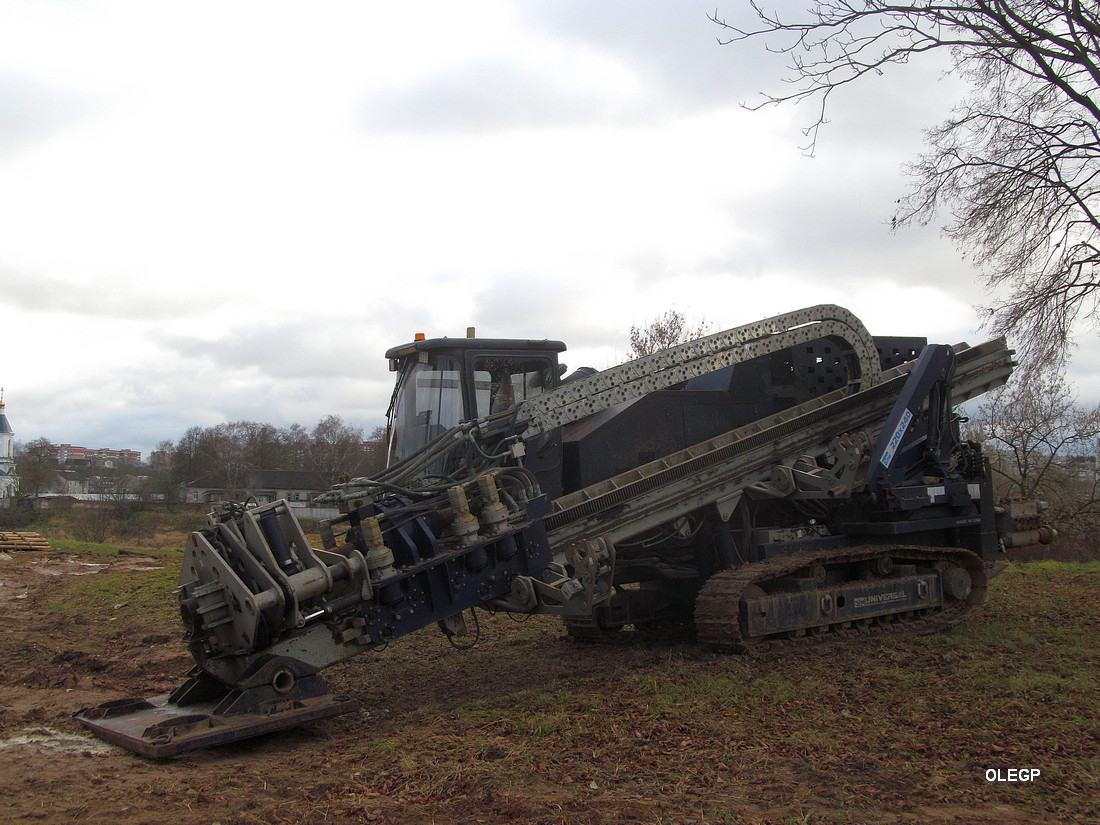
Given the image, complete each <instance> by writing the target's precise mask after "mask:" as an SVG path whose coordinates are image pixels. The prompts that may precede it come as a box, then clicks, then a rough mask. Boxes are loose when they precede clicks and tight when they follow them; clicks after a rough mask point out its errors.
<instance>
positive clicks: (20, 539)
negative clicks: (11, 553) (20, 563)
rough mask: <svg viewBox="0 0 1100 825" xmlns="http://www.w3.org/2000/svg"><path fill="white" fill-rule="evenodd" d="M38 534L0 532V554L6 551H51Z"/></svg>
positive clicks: (46, 542) (48, 544)
mask: <svg viewBox="0 0 1100 825" xmlns="http://www.w3.org/2000/svg"><path fill="white" fill-rule="evenodd" d="M52 549H53V548H52V547H50V543H49V542H48V541H46V540H45V539H44V538H42V536H40V535H38V533H9V532H5V531H3V530H0V553H4V552H7V551H8V550H52Z"/></svg>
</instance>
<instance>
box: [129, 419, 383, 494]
mask: <svg viewBox="0 0 1100 825" xmlns="http://www.w3.org/2000/svg"><path fill="white" fill-rule="evenodd" d="M385 449H386V448H385V428H384V427H379V428H377V429H376V430H375V431H374V432H372V433H371V434H370V436H369V437H367V436H364V434H363V430H362V428H361V427H354V426H352V425H350V424H346V423H345V422H344V421H343V419H342V418H340V417H339V416H337V415H329V416H325V417H324V418H323V419H321V421H320V422H318V424H317V426H315V427H314V428H313V429H312V430H307V429H306V428H305V427H303V426H301V425H300V424H291V425H290V426H289V427H276V426H274V425H272V424H262V423H260V422H257V421H232V422H229V423H227V424H218V425H216V426H213V427H191V428H190V429H189V430H187V432H185V433H184V434H183V436H182V437H181V438H180V439H179V441H177V442H174V443H173V442H171V441H164V442H161V443H160V444H159V445H157V449H156V451H155V452H153V453H152V454H151V455H150V457H149V468H148V470H149V473H150V475H151V476H152V477H159V478H161V479H163V480H164V481H165V482H167V483H168V484H170V485H173V486H175V485H178V484H191V483H193V482H196V481H202V482H204V483H205V485H206V486H210V487H224V488H226V489H238V488H242V487H245V486H247V485H248V478H249V476H250V475H251V474H252V473H254V472H255V471H257V470H297V471H304V472H309V473H315V474H317V475H318V476H320V478H321V479H322V480H323V481H324V483H325V484H326V485H331V484H332V483H334V482H336V481H338V480H339V479H340V478H341V477H342V476H352V477H355V476H362V475H370V474H371V473H373V472H376V471H377V470H379V469H381V468H382V467H383V466H384V465H385Z"/></svg>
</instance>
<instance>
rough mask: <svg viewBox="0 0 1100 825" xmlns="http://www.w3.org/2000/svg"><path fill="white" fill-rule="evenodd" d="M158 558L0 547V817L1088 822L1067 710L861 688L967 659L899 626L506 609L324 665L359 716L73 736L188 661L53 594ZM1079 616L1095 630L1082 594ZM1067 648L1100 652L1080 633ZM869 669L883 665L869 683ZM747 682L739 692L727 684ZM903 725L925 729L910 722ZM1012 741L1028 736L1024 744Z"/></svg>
mask: <svg viewBox="0 0 1100 825" xmlns="http://www.w3.org/2000/svg"><path fill="white" fill-rule="evenodd" d="M171 564H172V561H171V559H168V560H165V559H162V558H141V557H132V556H131V557H119V556H102V557H88V558H84V557H77V556H72V555H66V554H63V553H58V552H52V553H43V552H31V553H19V554H14V555H13V556H12V557H11V558H8V559H4V560H0V656H2V657H3V662H4V668H3V671H2V672H0V775H2V777H3V782H2V784H0V804H2V805H3V806H4V808H5V809H6V814H5V816H4V819H5V821H7V822H48V823H54V822H58V823H61V822H95V823H99V822H102V823H117V824H118V825H138V823H153V822H158V823H169V822H171V823H214V822H218V823H221V824H222V825H231V823H233V824H235V825H241V824H243V823H261V822H262V823H276V822H296V823H297V822H301V823H321V822H335V823H345V822H346V823H351V822H379V823H410V824H411V823H418V824H419V823H429V822H434V823H439V825H450V824H451V823H474V822H486V823H512V822H515V823H617V822H622V823H689V822H690V823H696V825H703V823H739V822H758V823H825V822H828V823H834V822H836V823H840V822H853V823H858V822H875V823H879V822H881V823H925V822H928V823H936V822H944V823H946V822H951V823H1023V822H1053V821H1067V822H1069V821H1088V819H1087V818H1091V817H1092V816H1093V813H1092V812H1097V814H1098V815H1100V808H1098V807H1097V806H1096V804H1095V802H1096V800H1097V799H1098V798H1100V789H1098V788H1097V787H1096V786H1095V785H1092V786H1089V785H1088V781H1089V778H1090V777H1091V778H1092V779H1093V780H1094V779H1095V769H1096V767H1095V766H1096V762H1095V754H1096V745H1097V736H1098V731H1097V724H1096V721H1095V720H1091V721H1086V720H1081V721H1082V722H1083V723H1085V724H1083V725H1082V726H1081V727H1079V728H1077V732H1078V740H1079V741H1076V742H1072V741H1068V739H1069V737H1068V736H1063V735H1062V734H1061V733H1059V732H1058V730H1057V729H1056V728H1054V729H1051V728H1050V727H1049V726H1057V725H1063V724H1072V722H1073V713H1072V712H1070V713H1069V714H1068V716H1061V715H1059V716H1057V717H1052V718H1051V720H1047V721H1043V722H1041V724H1040V727H1039V728H1036V727H1034V726H1033V727H1031V728H1029V727H1028V726H1027V725H1028V724H1031V722H1028V720H1026V719H1024V720H1023V722H1022V721H1021V719H1020V718H1019V714H1017V715H1016V716H1012V717H1010V718H1007V719H1005V720H1003V721H999V722H998V721H994V722H990V721H989V720H988V718H987V714H986V713H985V711H984V710H983V709H981V708H968V707H955V706H952V705H951V703H950V702H948V701H946V699H947V697H942V696H941V697H937V696H929V697H927V698H922V697H914V701H913V702H912V703H911V704H913V705H914V706H915V707H917V708H920V707H925V706H927V707H934V708H937V710H936V712H934V713H927V712H924V711H920V710H917V709H914V708H895V705H896V704H897V702H895V701H891V700H888V699H885V698H883V699H882V700H881V701H882V704H878V703H879V701H880V697H879V694H880V693H887V692H889V691H899V690H900V691H901V693H900V695H903V696H905V695H908V692H909V691H910V690H912V689H916V687H917V686H919V685H921V684H924V683H925V682H927V685H928V687H929V690H930V691H931V692H933V693H934V692H935V691H936V690H937V687H936V685H939V684H950V680H951V679H952V678H955V677H954V676H953V673H954V672H955V670H956V669H957V668H958V667H960V666H963V665H966V663H967V661H966V657H965V656H963V657H962V658H959V659H957V664H953V663H952V659H951V657H952V656H953V655H955V654H954V653H952V651H953V650H956V648H955V647H950V646H944V644H945V643H943V642H938V643H937V644H940V645H941V647H940V648H939V649H937V650H936V651H934V652H932V653H929V654H927V655H926V654H924V653H919V652H917V653H914V651H917V650H918V648H917V647H916V645H917V644H918V643H916V642H903V643H902V648H901V651H900V652H896V651H895V647H896V646H894V645H893V642H892V640H890V639H886V640H875V641H873V642H872V643H871V644H870V645H869V646H866V647H864V648H854V649H853V648H846V649H845V650H843V651H841V652H840V653H838V652H837V651H829V650H827V649H812V650H807V651H803V652H800V653H798V654H796V655H795V658H794V660H786V661H783V662H778V663H768V662H766V663H764V664H762V665H759V666H756V667H758V668H759V669H758V670H757V671H752V670H750V669H749V668H750V667H752V666H750V665H748V664H746V663H745V662H744V661H741V660H737V659H733V660H731V659H730V658H729V657H716V656H714V655H713V654H710V653H708V652H707V651H705V650H702V649H700V648H698V647H696V646H694V645H690V644H676V643H664V644H660V645H641V644H624V645H618V646H610V647H609V646H590V645H578V644H574V643H571V642H569V641H568V640H567V639H565V638H564V637H563V636H562V633H561V631H560V630H559V628H558V627H557V626H556V624H555V623H554V622H551V621H547V620H539V619H533V620H532V621H530V622H528V623H525V624H521V625H520V624H514V623H512V622H510V621H509V620H508V619H507V618H505V617H491V618H490V619H488V620H483V621H484V624H485V627H484V631H485V633H484V638H483V640H482V641H481V643H480V644H479V645H478V648H477V649H475V650H472V651H456V650H452V649H451V648H449V647H448V646H446V644H445V643H444V642H443V641H442V639H441V638H440V637H438V636H437V635H435V634H432V633H430V632H429V633H426V634H422V635H420V636H417V637H414V638H413V639H409V640H404V641H403V642H402V643H400V644H398V645H395V646H393V648H392V649H391V650H388V651H385V652H383V653H380V654H371V655H368V656H364V657H360V658H359V659H357V660H354V661H352V662H349V663H346V664H344V665H340V666H337V667H335V668H333V669H332V670H331V671H330V675H329V681H330V683H331V685H332V687H333V688H334V689H335V690H337V691H338V692H341V693H350V694H352V695H354V696H356V697H357V698H358V699H360V700H361V701H362V702H363V706H364V710H362V711H360V712H359V713H356V714H351V715H348V716H345V717H341V718H338V719H335V720H329V721H325V722H319V723H315V724H313V725H310V726H306V727H304V728H302V729H300V730H296V731H291V732H287V733H283V734H276V735H271V736H268V737H264V738H261V739H258V740H255V741H252V742H248V743H243V744H238V745H231V746H227V747H223V748H220V749H217V750H214V751H210V752H200V753H195V754H190V755H185V756H183V757H179V758H176V759H173V760H166V761H164V762H162V763H155V762H149V761H145V760H142V759H139V758H137V757H134V756H131V755H129V754H127V753H126V752H124V751H122V750H120V749H118V748H115V747H113V746H109V745H106V744H103V743H101V742H99V741H98V740H96V739H94V738H91V737H90V736H88V735H87V734H86V733H85V732H83V730H82V729H81V728H80V727H79V726H78V725H76V724H75V723H74V722H73V721H72V720H70V719H69V714H70V713H71V712H72V711H74V710H76V709H78V708H80V707H83V706H88V705H92V704H96V703H99V702H102V701H105V700H108V699H116V698H121V697H125V696H136V695H152V694H156V693H163V692H165V691H167V690H169V689H171V688H172V687H174V686H175V684H177V683H178V682H179V680H180V678H181V676H182V674H183V673H184V672H185V671H186V670H187V668H188V667H189V664H190V660H189V658H188V657H187V656H186V655H185V654H184V652H183V650H182V646H180V645H179V643H178V642H177V641H175V635H174V634H175V633H176V628H175V627H174V626H172V623H171V622H170V621H167V620H166V619H165V616H166V615H170V614H166V613H165V612H164V611H159V612H158V611H150V610H143V609H142V610H133V611H131V610H128V609H127V608H128V606H127V605H126V604H125V603H120V604H107V603H101V604H99V609H98V610H90V611H87V612H84V613H81V612H80V611H77V612H71V611H62V610H59V609H58V604H59V603H60V602H59V599H60V600H61V601H62V602H64V600H66V599H68V598H69V597H70V594H73V595H72V598H74V599H77V598H80V599H88V600H89V602H88V603H89V604H92V605H94V604H96V602H95V596H94V591H93V590H91V589H90V588H89V587H87V586H83V584H82V583H83V582H91V581H105V580H106V577H108V576H110V575H113V574H117V573H125V572H127V571H129V572H130V573H131V574H133V576H135V577H140V576H155V575H158V574H157V573H156V569H157V568H164V567H166V566H168V567H170V566H171ZM164 572H168V571H164ZM161 575H162V576H163V573H161ZM83 577H89V578H83ZM78 585H80V586H78ZM89 593H92V595H91V596H89ZM81 604H83V602H81ZM1081 615H1082V616H1086V620H1087V621H1091V622H1095V623H1098V624H1100V609H1097V606H1096V603H1095V601H1094V602H1093V604H1092V605H1091V607H1089V608H1088V611H1087V612H1085V613H1082V614H1081ZM1089 617H1091V618H1089ZM1075 621H1078V622H1079V621H1080V617H1078V619H1076V620H1075ZM1082 655H1083V656H1084V657H1085V659H1086V660H1088V661H1093V662H1098V661H1100V659H1098V658H1097V656H1096V649H1095V648H1093V650H1092V651H1091V652H1090V651H1085V652H1084V653H1083V654H1082ZM838 656H839V658H838ZM894 656H897V657H898V659H897V660H896V661H894V662H891V661H889V660H890V659H891V657H894ZM921 657H926V658H921ZM1090 657H1091V658H1090ZM884 663H885V664H884ZM880 666H885V668H886V669H885V670H884V671H881V672H885V673H892V672H898V673H899V674H901V675H902V676H905V677H906V678H905V681H904V682H901V681H899V682H898V683H897V684H887V683H883V682H882V681H881V677H880V676H873V674H872V676H873V678H872V676H868V675H867V674H868V673H871V671H872V669H873V668H875V667H880ZM894 667H896V669H897V670H896V671H895V670H892V669H891V668H894ZM908 668H914V669H916V670H918V671H921V672H923V673H926V674H928V675H927V678H926V679H924V677H922V678H920V679H918V678H916V677H914V676H913V674H912V673H909V672H908V670H907V669H908ZM829 674H835V676H830V675H829ZM802 677H804V678H805V679H807V680H811V679H812V680H820V681H821V682H822V691H823V694H824V695H823V697H822V699H821V701H820V702H817V701H814V700H813V699H812V698H811V700H810V701H809V702H806V701H805V700H804V699H802V698H801V694H800V692H799V691H800V688H799V681H800V679H801V678H802ZM864 677H866V678H864ZM868 679H870V680H871V681H867V680H868ZM874 679H878V680H879V681H877V682H875V681H874ZM899 679H900V676H899ZM922 679H923V680H924V681H922ZM928 680H942V681H938V682H929V681H928ZM746 682H748V683H750V684H749V685H748V687H749V688H751V690H750V692H749V693H747V694H746V695H747V696H750V697H753V696H755V697H757V698H756V699H751V700H748V701H747V700H745V699H744V698H736V697H734V696H732V695H731V694H730V691H731V690H733V689H734V688H733V687H731V686H736V685H744V684H745V683H746ZM700 686H702V687H700ZM907 686H908V687H907ZM1028 690H1030V688H1029V689H1028ZM1018 694H1019V691H1017V693H1014V694H1006V695H1018ZM1029 696H1030V694H1029ZM918 699H919V701H918ZM1021 707H1025V708H1028V707H1033V700H1032V699H1031V698H1028V699H1027V700H1026V701H1025V702H1022V703H1021ZM1025 715H1026V714H1025ZM979 716H981V717H982V721H981V722H980V723H979V722H978V717H979ZM926 717H927V718H926ZM857 718H858V719H859V722H858V724H857V723H856V721H855V720H856V719H857ZM968 720H974V724H975V727H974V729H972V730H971V729H968V727H967V726H968V725H969V724H970V721H968ZM1067 720H1068V721H1067ZM1031 721H1032V722H1034V720H1031ZM838 723H839V724H838ZM1025 723H1027V724H1025ZM922 725H926V726H927V730H925V731H920V730H912V728H914V727H920V726H922ZM1029 730H1030V731H1031V732H1030V733H1029V732H1028V731H1029ZM1051 730H1053V732H1051ZM1028 736H1031V737H1034V738H1042V737H1044V736H1047V737H1050V738H1049V741H1044V742H1042V744H1041V747H1038V748H1037V749H1030V748H1031V746H1030V745H1028V744H1027V742H1028V740H1027V737H1028ZM1063 739H1065V740H1067V741H1062V740H1063ZM1017 740H1018V741H1017ZM1021 743H1023V744H1021ZM1035 754H1039V755H1040V756H1039V757H1036V756H1035ZM1036 758H1040V759H1044V760H1045V761H1044V762H1043V764H1040V765H1038V767H1042V768H1049V769H1055V768H1058V767H1059V766H1060V767H1061V772H1060V776H1061V779H1060V780H1052V781H1051V782H1049V783H1048V784H1046V785H1042V786H1024V785H1022V784H1019V783H1017V784H1013V785H1009V784H1005V785H996V784H991V783H987V782H985V781H984V779H983V775H982V774H983V771H984V769H985V768H986V767H1009V766H1013V767H1033V766H1032V765H1030V764H1026V765H1025V764H1019V765H1016V764H1015V763H1016V762H1018V761H1020V760H1021V759H1022V760H1025V761H1026V760H1027V759H1032V760H1034V759H1036ZM1090 760H1092V761H1091V762H1090ZM1073 765H1078V766H1080V768H1081V769H1080V770H1076V772H1075V769H1073V768H1072V767H1071V766H1073ZM1089 765H1091V767H1089ZM1090 771H1091V772H1090ZM1090 795H1091V797H1092V801H1091V802H1090V801H1089V796H1090ZM1074 796H1076V797H1077V798H1076V799H1074V798H1072V797H1074Z"/></svg>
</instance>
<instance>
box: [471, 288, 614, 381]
mask: <svg viewBox="0 0 1100 825" xmlns="http://www.w3.org/2000/svg"><path fill="white" fill-rule="evenodd" d="M590 300H591V298H590V296H588V295H586V294H584V293H583V292H580V293H578V292H576V291H572V290H564V289H560V288H555V287H554V285H553V281H552V279H550V278H548V277H547V276H545V275H542V274H536V273H530V272H529V273H501V274H498V275H496V276H494V278H493V280H492V281H491V282H490V284H489V285H488V286H487V287H486V288H485V289H484V290H482V291H481V292H479V293H478V295H477V296H476V306H477V315H476V317H475V320H476V324H477V331H478V334H479V335H482V336H484V337H487V338H531V339H544V338H549V339H551V340H560V341H564V342H565V344H566V346H568V347H569V349H571V350H576V349H582V348H585V349H587V348H596V347H603V346H611V347H613V346H625V342H626V340H627V339H626V333H625V332H623V331H621V330H615V329H612V328H609V327H608V326H607V325H606V324H598V325H597V324H593V323H591V322H589V321H586V320H584V315H586V314H587V313H582V312H580V309H581V307H582V306H583V305H585V304H586V303H588V302H589V301H590ZM546 319H552V320H549V321H548V320H546ZM564 360H565V361H566V362H568V363H569V364H570V366H580V364H574V363H572V362H571V361H570V359H569V357H568V353H566V355H565V357H564Z"/></svg>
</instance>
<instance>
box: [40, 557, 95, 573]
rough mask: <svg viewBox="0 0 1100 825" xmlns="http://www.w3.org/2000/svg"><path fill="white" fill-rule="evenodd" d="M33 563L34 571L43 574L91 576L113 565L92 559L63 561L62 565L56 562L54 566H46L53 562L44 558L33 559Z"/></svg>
mask: <svg viewBox="0 0 1100 825" xmlns="http://www.w3.org/2000/svg"><path fill="white" fill-rule="evenodd" d="M31 564H32V565H34V567H33V570H34V572H35V573H39V574H41V575H43V576H90V575H92V574H93V573H98V572H99V571H100V570H103V569H105V568H107V567H110V566H111V565H109V564H100V563H98V562H91V561H68V562H62V563H61V566H58V565H57V564H56V563H54V566H46V565H50V564H51V562H50V561H49V560H47V559H43V560H42V561H33V562H31ZM74 567H76V568H81V567H83V568H86V569H84V570H79V569H77V570H73V569H72V568H74Z"/></svg>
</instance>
